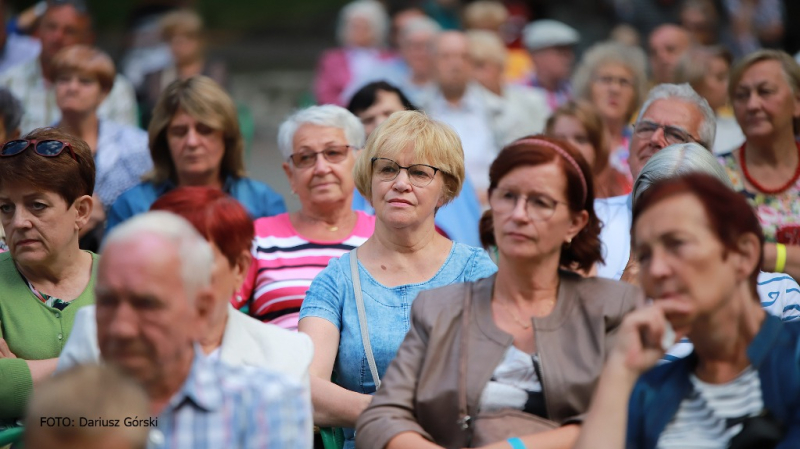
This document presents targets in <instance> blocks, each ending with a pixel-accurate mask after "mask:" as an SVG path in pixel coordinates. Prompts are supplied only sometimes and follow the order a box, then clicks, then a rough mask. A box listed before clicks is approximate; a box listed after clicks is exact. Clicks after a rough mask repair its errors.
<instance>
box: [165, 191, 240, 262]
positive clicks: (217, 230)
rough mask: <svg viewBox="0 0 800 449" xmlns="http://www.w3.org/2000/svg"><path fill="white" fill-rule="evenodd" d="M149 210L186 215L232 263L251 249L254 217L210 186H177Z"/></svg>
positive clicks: (236, 202)
mask: <svg viewBox="0 0 800 449" xmlns="http://www.w3.org/2000/svg"><path fill="white" fill-rule="evenodd" d="M150 210H163V211H167V212H172V213H175V214H178V215H180V216H181V217H183V218H185V219H186V220H188V221H189V223H191V224H192V226H194V227H195V229H197V232H199V233H200V235H202V236H203V237H205V238H206V240H208V241H209V242H211V243H213V244H215V245H217V248H219V250H220V251H221V252H222V254H224V255H225V258H226V259H228V263H230V264H231V266H233V265H234V264H235V263H236V260H237V259H238V258H239V256H240V255H241V254H242V252H243V251H248V250H249V249H250V245H251V244H252V242H253V237H254V236H255V229H254V228H253V220H252V219H251V218H250V215H249V214H248V213H247V210H245V208H244V206H242V205H241V204H240V203H239V202H238V201H236V200H235V199H233V198H232V197H230V196H228V195H226V194H225V193H223V192H222V191H221V190H219V189H215V188H211V187H178V188H176V189H174V190H171V191H170V192H168V193H166V194H164V195H163V196H161V197H160V198H159V199H157V200H156V202H154V203H153V205H152V206H150Z"/></svg>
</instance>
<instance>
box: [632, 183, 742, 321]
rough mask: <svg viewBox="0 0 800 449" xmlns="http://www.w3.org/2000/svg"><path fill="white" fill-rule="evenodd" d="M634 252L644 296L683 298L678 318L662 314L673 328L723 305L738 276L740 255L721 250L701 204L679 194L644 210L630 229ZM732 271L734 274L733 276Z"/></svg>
mask: <svg viewBox="0 0 800 449" xmlns="http://www.w3.org/2000/svg"><path fill="white" fill-rule="evenodd" d="M634 237H635V238H634V248H633V250H634V253H635V255H636V258H637V259H638V261H639V265H640V271H639V277H640V282H641V285H642V288H643V289H644V291H645V294H646V295H647V297H649V298H652V299H654V300H656V301H657V300H659V299H672V300H677V301H681V302H685V303H686V305H687V306H688V307H687V308H688V309H691V311H689V312H686V313H684V314H682V315H680V316H678V315H675V316H668V317H667V319H668V320H669V321H670V322H671V323H672V325H673V327H675V329H676V330H684V331H685V332H688V331H689V327H690V326H691V324H692V322H694V321H695V320H696V319H697V318H698V317H703V316H707V315H709V314H712V313H714V312H715V311H717V310H719V309H720V308H722V307H724V306H725V305H726V304H727V303H728V300H729V299H730V298H731V296H732V295H733V292H734V291H735V290H736V288H737V284H738V283H739V282H741V281H742V279H745V281H746V279H747V277H749V275H750V272H749V271H747V270H742V268H741V264H742V261H743V256H742V255H741V254H739V253H737V252H734V251H725V248H724V247H723V245H722V243H721V242H720V241H719V239H718V238H717V236H716V235H715V234H714V233H713V232H712V231H711V227H710V223H709V221H708V218H707V215H706V212H705V209H704V208H703V205H702V203H700V201H699V200H698V199H697V198H695V197H694V196H693V195H691V194H680V195H676V196H674V197H670V198H667V199H664V200H662V201H660V202H659V203H657V204H655V205H653V206H652V207H650V208H649V209H647V210H646V211H645V212H644V213H642V215H641V216H640V217H639V219H638V220H637V222H636V227H635V228H634ZM737 273H738V274H737Z"/></svg>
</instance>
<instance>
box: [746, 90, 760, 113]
mask: <svg viewBox="0 0 800 449" xmlns="http://www.w3.org/2000/svg"><path fill="white" fill-rule="evenodd" d="M760 107H761V98H760V97H759V96H758V94H757V93H756V92H750V93H749V94H748V96H747V109H748V110H750V111H752V110H756V109H759V108H760Z"/></svg>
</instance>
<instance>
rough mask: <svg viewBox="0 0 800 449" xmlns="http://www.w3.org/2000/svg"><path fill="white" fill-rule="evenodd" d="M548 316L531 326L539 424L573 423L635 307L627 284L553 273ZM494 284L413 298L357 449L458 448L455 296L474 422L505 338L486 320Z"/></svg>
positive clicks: (508, 340)
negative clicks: (397, 444)
mask: <svg viewBox="0 0 800 449" xmlns="http://www.w3.org/2000/svg"><path fill="white" fill-rule="evenodd" d="M559 274H560V281H561V283H560V286H559V289H558V298H557V301H556V305H555V308H554V309H553V311H552V313H551V314H550V315H548V316H546V317H542V318H533V319H532V322H533V328H534V332H535V337H536V346H537V352H538V354H539V357H540V361H541V370H542V379H541V380H542V385H543V389H544V396H545V401H546V408H547V413H548V418H549V419H551V420H554V421H557V422H560V423H563V424H566V423H571V422H580V420H581V415H582V414H583V413H585V412H586V411H587V410H588V408H589V401H590V400H591V396H592V393H593V392H594V388H595V386H596V384H597V380H598V378H599V376H600V372H601V370H602V368H603V363H604V361H605V359H606V356H607V354H608V352H609V350H610V348H611V347H612V345H613V339H614V335H615V334H616V332H617V330H618V328H619V325H620V323H621V321H622V317H623V316H624V315H625V314H626V313H628V312H630V311H631V310H633V308H634V307H635V305H636V304H637V302H638V301H640V300H641V291H640V290H639V289H638V288H637V287H634V286H632V285H630V284H626V283H622V282H618V281H612V280H609V279H602V278H582V277H580V276H578V275H576V274H574V273H570V272H566V271H562V272H560V273H559ZM494 283H495V276H492V277H489V278H486V279H481V280H479V281H477V282H472V283H465V284H455V285H449V286H446V287H442V288H438V289H434V290H429V291H426V292H422V293H420V295H419V296H418V297H417V299H416V300H415V301H414V303H413V305H412V307H411V329H410V330H409V333H408V335H406V338H405V340H404V341H403V344H402V345H401V346H400V349H399V350H398V352H397V357H396V358H395V359H394V361H393V362H392V364H391V365H390V366H389V369H388V370H387V371H386V375H385V376H384V378H383V385H382V387H381V389H380V390H378V392H377V393H376V394H375V396H374V398H373V400H372V403H371V404H370V406H369V407H368V408H367V409H366V411H364V413H363V414H362V415H361V416H360V417H359V419H358V423H357V428H356V447H357V448H363V449H379V448H383V447H385V446H386V444H387V443H388V442H389V440H391V439H392V438H393V437H394V436H395V435H397V434H399V433H401V432H406V431H411V432H416V433H419V434H420V435H422V436H423V437H425V438H427V439H428V440H431V441H434V442H435V443H436V444H439V445H442V446H444V447H446V448H450V447H452V448H461V447H464V446H465V445H466V444H467V440H466V433H465V432H464V431H463V430H462V429H461V427H460V425H459V424H458V422H457V421H458V419H459V411H458V379H459V377H458V376H459V354H460V343H461V326H462V324H461V323H462V320H461V315H462V310H463V303H464V296H465V294H466V293H467V290H468V289H471V290H472V308H471V319H470V327H469V337H468V343H467V344H468V345H469V354H468V356H467V405H468V409H469V412H470V414H472V415H475V414H476V412H477V410H478V403H479V400H480V396H481V393H482V392H483V389H484V387H485V386H486V384H487V382H488V381H489V380H490V379H491V377H492V374H493V372H494V370H495V368H496V367H497V365H499V364H500V362H501V360H502V358H503V354H504V353H505V351H506V349H507V348H508V347H509V346H511V344H512V343H513V338H512V336H511V335H509V334H507V333H505V332H503V331H502V330H500V329H499V328H498V327H497V326H496V325H495V323H494V319H493V317H492V308H491V300H492V293H493V290H494Z"/></svg>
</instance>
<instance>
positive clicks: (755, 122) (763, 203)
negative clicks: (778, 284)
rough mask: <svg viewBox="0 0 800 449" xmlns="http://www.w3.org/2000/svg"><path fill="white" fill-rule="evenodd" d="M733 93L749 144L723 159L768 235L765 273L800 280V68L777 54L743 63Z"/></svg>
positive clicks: (755, 56) (768, 52)
mask: <svg viewBox="0 0 800 449" xmlns="http://www.w3.org/2000/svg"><path fill="white" fill-rule="evenodd" d="M728 93H729V94H730V96H731V102H732V103H733V113H734V115H735V116H736V121H737V122H739V126H740V127H741V128H742V132H743V133H744V135H745V137H746V138H747V141H746V142H745V143H744V144H743V145H742V146H741V147H740V148H739V149H737V150H734V151H733V152H731V153H729V154H726V155H723V156H722V162H723V164H724V165H725V168H726V169H727V171H728V175H729V176H730V178H731V182H732V183H733V187H734V189H736V190H737V191H739V192H741V193H742V194H743V195H744V196H745V197H746V198H747V200H748V201H749V202H750V205H751V206H753V207H754V208H755V210H756V214H757V215H758V219H759V221H760V222H761V227H762V228H763V230H764V237H766V243H765V244H764V265H763V267H762V269H763V270H764V271H777V272H785V273H787V274H789V275H791V276H792V277H793V278H795V279H800V198H799V197H800V141H798V138H799V136H800V65H798V64H797V62H796V61H795V60H794V59H793V58H792V57H791V56H789V55H788V54H786V53H784V52H782V51H778V50H760V51H757V52H755V53H752V54H750V55H748V56H747V57H745V58H744V59H742V60H741V61H739V63H738V64H737V65H736V66H735V67H734V69H733V71H732V72H731V81H730V84H729V86H728Z"/></svg>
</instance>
